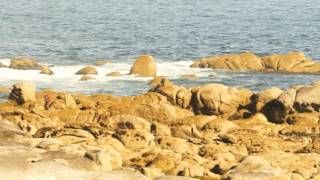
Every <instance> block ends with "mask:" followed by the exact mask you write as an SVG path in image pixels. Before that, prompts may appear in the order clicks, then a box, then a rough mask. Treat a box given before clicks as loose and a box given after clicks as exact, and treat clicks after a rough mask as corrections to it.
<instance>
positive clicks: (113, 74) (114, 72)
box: [106, 71, 121, 77]
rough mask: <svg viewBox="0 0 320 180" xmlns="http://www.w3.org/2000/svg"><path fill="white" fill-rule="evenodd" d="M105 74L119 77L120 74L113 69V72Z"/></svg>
mask: <svg viewBox="0 0 320 180" xmlns="http://www.w3.org/2000/svg"><path fill="white" fill-rule="evenodd" d="M106 76H113V77H119V76H121V73H120V72H118V71H113V72H110V73H108V74H106Z"/></svg>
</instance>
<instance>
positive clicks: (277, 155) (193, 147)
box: [0, 77, 320, 180]
mask: <svg viewBox="0 0 320 180" xmlns="http://www.w3.org/2000/svg"><path fill="white" fill-rule="evenodd" d="M318 86H319V83H317V82H315V83H313V84H311V85H304V86H293V87H291V88H289V89H287V90H284V91H282V90H280V89H278V88H274V87H273V88H268V89H266V90H263V91H261V92H258V93H252V92H251V91H248V90H246V89H239V88H234V87H227V86H224V85H221V84H209V85H205V86H200V87H193V88H185V87H182V86H177V85H175V84H173V83H172V82H170V81H169V80H167V79H165V78H162V77H161V78H156V80H154V81H153V87H152V89H151V90H150V92H148V93H145V94H143V95H139V96H125V97H119V96H113V95H109V94H93V95H84V94H69V93H66V92H56V91H53V90H43V91H39V92H35V88H34V89H33V88H31V89H32V93H31V91H30V87H34V85H30V86H29V85H28V83H27V84H25V85H15V86H14V88H13V89H14V90H13V91H12V94H14V97H16V98H17V99H18V100H15V101H16V102H18V103H12V102H2V103H0V150H1V151H0V162H2V163H1V164H0V178H1V179H14V178H16V177H21V176H18V174H17V172H19V173H20V172H21V173H23V175H24V176H23V177H26V179H27V178H29V179H30V178H39V179H48V178H49V179H137V180H138V179H160V180H161V179H172V180H174V179H177V180H179V179H190V180H191V179H316V178H317V177H319V175H320V166H319V165H320V155H319V153H320V138H319V137H320V112H319V108H318V104H319V102H318V96H319V94H318V93H317V92H318ZM32 94H33V95H32ZM30 97H31V98H30ZM20 102H23V103H20ZM244 114H246V115H244Z"/></svg>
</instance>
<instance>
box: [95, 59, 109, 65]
mask: <svg viewBox="0 0 320 180" xmlns="http://www.w3.org/2000/svg"><path fill="white" fill-rule="evenodd" d="M111 63H112V62H111V61H108V60H99V61H96V62H95V63H94V65H95V66H103V65H106V64H111Z"/></svg>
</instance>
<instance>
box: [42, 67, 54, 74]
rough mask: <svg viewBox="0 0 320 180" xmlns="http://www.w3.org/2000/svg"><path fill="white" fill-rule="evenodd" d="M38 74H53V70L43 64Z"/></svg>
mask: <svg viewBox="0 0 320 180" xmlns="http://www.w3.org/2000/svg"><path fill="white" fill-rule="evenodd" d="M40 74H47V75H54V72H53V71H52V70H51V69H50V68H49V67H48V66H44V67H42V69H41V71H40Z"/></svg>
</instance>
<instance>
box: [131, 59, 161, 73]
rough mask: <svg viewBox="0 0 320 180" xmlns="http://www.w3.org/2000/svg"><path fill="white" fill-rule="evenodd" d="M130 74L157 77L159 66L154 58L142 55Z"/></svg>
mask: <svg viewBox="0 0 320 180" xmlns="http://www.w3.org/2000/svg"><path fill="white" fill-rule="evenodd" d="M130 74H136V75H140V76H145V77H147V76H151V77H153V76H156V74H157V65H156V62H155V60H154V58H153V57H152V56H150V55H141V56H140V57H138V58H137V60H136V61H135V62H134V63H133V65H132V67H131V70H130Z"/></svg>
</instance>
